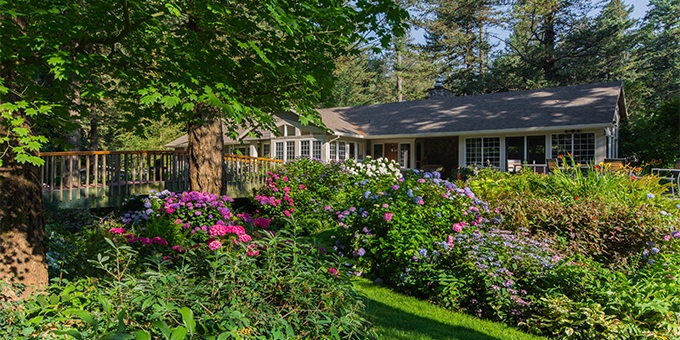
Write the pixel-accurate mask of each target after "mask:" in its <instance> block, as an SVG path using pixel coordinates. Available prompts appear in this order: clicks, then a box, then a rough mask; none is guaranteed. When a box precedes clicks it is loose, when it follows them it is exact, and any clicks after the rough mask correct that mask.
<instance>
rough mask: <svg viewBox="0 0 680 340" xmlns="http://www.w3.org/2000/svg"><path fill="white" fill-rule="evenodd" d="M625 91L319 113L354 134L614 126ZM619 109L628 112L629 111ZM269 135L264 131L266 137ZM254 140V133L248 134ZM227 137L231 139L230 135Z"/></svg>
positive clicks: (339, 130) (568, 91)
mask: <svg viewBox="0 0 680 340" xmlns="http://www.w3.org/2000/svg"><path fill="white" fill-rule="evenodd" d="M622 96H623V84H622V83H621V82H618V81H617V82H608V83H599V84H589V85H575V86H563V87H554V88H547V89H539V90H530V91H515V92H500V93H491V94H481V95H474V96H463V97H449V98H442V99H425V100H417V101H410V102H401V103H389V104H378V105H366V106H354V107H339V108H330V109H319V113H320V114H321V118H322V120H323V122H324V124H325V125H326V126H327V127H328V128H329V129H331V130H333V131H334V132H335V133H336V134H338V135H342V136H355V137H390V136H427V135H453V134H472V133H475V132H482V131H513V130H516V131H531V130H533V131H537V130H544V129H555V128H558V129H559V128H570V129H574V128H583V127H599V126H602V127H606V126H610V125H611V124H612V120H613V118H614V116H615V114H616V109H617V106H618V105H619V100H620V99H622ZM622 109H623V110H625V108H622ZM620 114H621V115H625V112H622V113H620ZM281 119H284V120H286V121H289V122H294V120H295V119H296V117H295V115H294V114H293V113H290V112H287V113H283V114H279V115H277V121H280V120H281ZM270 135H271V134H270V133H269V132H263V137H264V138H269V137H270ZM250 139H253V138H252V137H246V138H245V140H250ZM227 140H229V138H228V137H226V136H225V141H227ZM186 144H187V136H186V135H184V136H182V137H179V138H178V139H176V140H174V141H172V142H170V143H169V144H167V145H166V146H167V147H180V146H181V147H186Z"/></svg>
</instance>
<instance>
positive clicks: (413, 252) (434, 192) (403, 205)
mask: <svg viewBox="0 0 680 340" xmlns="http://www.w3.org/2000/svg"><path fill="white" fill-rule="evenodd" d="M352 188H353V189H352V190H353V191H352V192H353V194H352V195H348V197H352V198H353V199H351V200H348V201H347V202H346V207H345V209H343V210H341V211H338V212H337V217H338V223H339V225H340V226H341V228H340V231H341V236H342V237H341V239H342V245H344V246H347V247H348V248H347V249H346V251H345V252H344V253H346V254H348V255H350V256H352V257H355V258H356V259H357V262H358V265H359V266H360V267H361V268H363V269H365V270H369V271H370V272H371V275H373V276H375V277H380V278H383V279H387V280H389V281H390V282H392V283H396V282H398V279H399V273H401V272H402V271H403V269H404V268H405V267H406V266H407V265H408V264H409V263H411V261H412V258H413V257H414V256H417V255H418V254H419V251H420V249H421V248H422V247H423V245H430V244H433V243H434V242H436V241H438V240H441V239H443V238H446V236H447V235H449V234H452V233H458V232H461V231H462V230H463V229H465V228H474V227H477V226H480V225H482V224H484V223H487V222H488V221H489V218H488V217H489V216H488V215H489V214H488V207H487V206H486V203H484V202H482V201H481V200H479V199H477V198H476V197H475V196H474V194H473V193H472V192H471V191H470V190H469V189H467V188H466V189H462V188H457V187H456V186H455V185H454V184H452V183H450V182H448V181H445V180H442V179H441V178H439V174H438V173H432V174H431V173H424V174H420V173H418V172H413V173H411V174H409V175H407V176H406V177H404V178H398V179H393V180H392V181H382V180H381V181H373V180H371V179H365V180H363V181H361V182H359V183H356V186H353V187H352Z"/></svg>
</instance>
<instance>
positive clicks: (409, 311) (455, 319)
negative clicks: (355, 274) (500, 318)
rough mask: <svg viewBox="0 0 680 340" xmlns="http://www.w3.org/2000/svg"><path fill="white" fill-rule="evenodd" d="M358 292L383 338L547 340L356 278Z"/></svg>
mask: <svg viewBox="0 0 680 340" xmlns="http://www.w3.org/2000/svg"><path fill="white" fill-rule="evenodd" d="M354 286H355V287H356V289H357V290H358V291H359V292H360V293H362V294H364V295H365V296H366V307H367V311H368V314H369V316H370V319H371V321H372V322H373V324H374V325H375V327H376V331H377V333H378V337H379V338H380V339H404V340H416V339H433V340H447V339H451V340H463V339H465V340H506V339H507V340H514V339H517V340H524V339H546V338H542V337H537V336H532V335H528V334H526V333H522V332H520V331H518V330H516V329H513V328H511V327H507V326H504V325H501V324H498V323H494V322H490V321H485V320H480V319H477V318H475V317H472V316H469V315H465V314H460V313H454V312H451V311H449V310H446V309H443V308H440V307H437V306H435V305H432V304H431V303H428V302H426V301H421V300H418V299H416V298H413V297H409V296H405V295H401V294H398V293H395V292H393V291H392V290H390V289H388V288H386V287H383V286H380V285H376V284H374V283H371V282H370V281H368V280H366V279H356V281H355V282H354Z"/></svg>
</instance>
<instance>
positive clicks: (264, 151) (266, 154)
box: [262, 144, 271, 157]
mask: <svg viewBox="0 0 680 340" xmlns="http://www.w3.org/2000/svg"><path fill="white" fill-rule="evenodd" d="M269 147H270V145H269V144H263V145H262V157H271V150H269Z"/></svg>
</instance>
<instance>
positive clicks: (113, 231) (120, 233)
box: [109, 228, 125, 235]
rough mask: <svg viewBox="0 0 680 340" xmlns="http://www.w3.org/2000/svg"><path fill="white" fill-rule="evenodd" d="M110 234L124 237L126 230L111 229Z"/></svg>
mask: <svg viewBox="0 0 680 340" xmlns="http://www.w3.org/2000/svg"><path fill="white" fill-rule="evenodd" d="M109 232H110V233H111V234H117V235H123V233H124V232H125V229H123V228H111V229H109Z"/></svg>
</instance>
